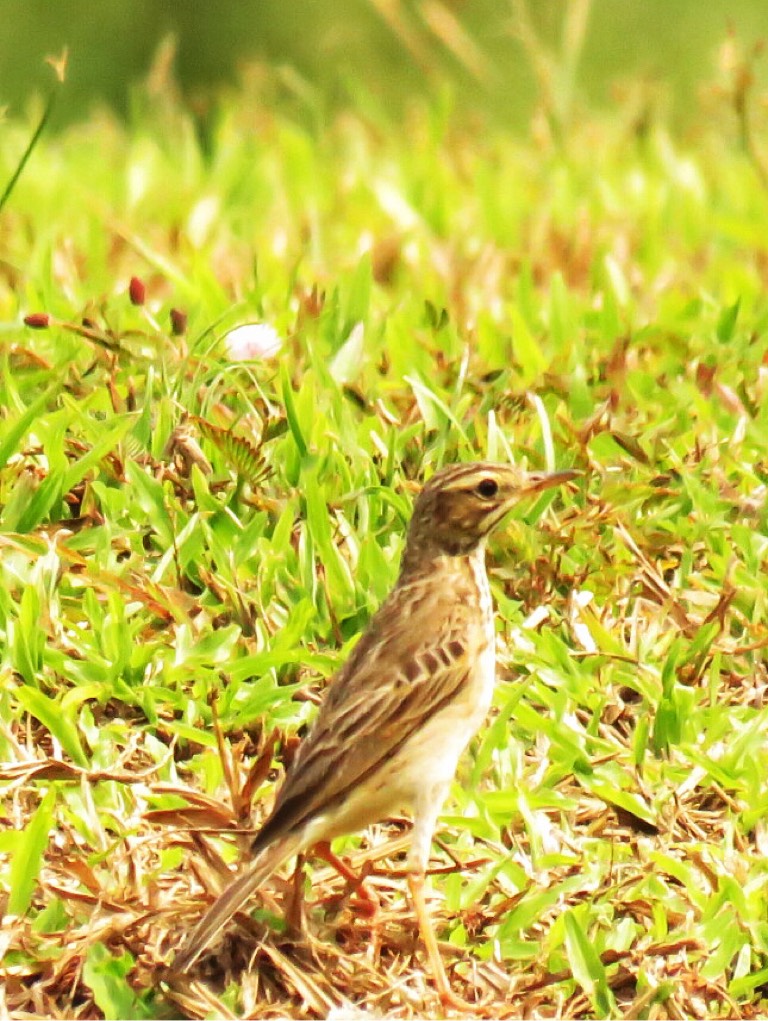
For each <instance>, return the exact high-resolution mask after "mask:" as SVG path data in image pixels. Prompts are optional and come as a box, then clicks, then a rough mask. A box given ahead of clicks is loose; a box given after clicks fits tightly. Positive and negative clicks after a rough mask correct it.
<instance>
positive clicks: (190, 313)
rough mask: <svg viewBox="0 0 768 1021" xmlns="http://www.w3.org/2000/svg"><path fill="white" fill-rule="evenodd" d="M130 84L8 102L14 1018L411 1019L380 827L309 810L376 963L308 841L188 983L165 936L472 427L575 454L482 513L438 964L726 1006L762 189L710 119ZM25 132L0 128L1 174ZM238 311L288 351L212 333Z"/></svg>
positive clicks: (1, 396)
mask: <svg viewBox="0 0 768 1021" xmlns="http://www.w3.org/2000/svg"><path fill="white" fill-rule="evenodd" d="M139 105H141V104H139ZM157 105H158V106H159V107H160V109H159V110H156V111H155V112H153V113H150V112H149V103H148V102H147V103H146V104H145V107H146V108H145V109H142V110H141V112H139V113H137V114H136V117H135V120H134V122H133V125H132V126H131V127H130V128H128V129H124V128H122V127H120V126H118V125H117V124H115V123H113V122H112V121H110V120H109V119H107V118H106V117H104V116H103V115H94V117H93V119H92V120H91V121H89V122H88V123H85V124H81V125H79V126H78V127H77V128H73V129H71V130H70V131H68V132H67V133H65V134H63V135H61V136H59V137H56V138H47V139H44V140H43V142H42V143H40V144H39V145H38V146H37V148H36V149H35V150H34V152H33V153H32V155H31V157H30V159H29V161H28V162H27V164H26V166H25V168H24V173H23V174H22V175H21V177H20V179H19V181H18V183H17V185H16V189H15V190H14V192H13V193H12V196H11V197H10V199H9V201H8V203H7V205H6V207H5V209H4V210H3V221H2V233H1V234H0V409H2V410H1V413H0V723H1V726H0V760H1V761H2V763H3V765H2V769H1V770H0V779H2V801H1V802H0V804H1V805H2V808H1V810H0V819H1V820H2V831H0V855H1V856H2V857H0V889H1V890H2V895H3V897H4V898H7V901H6V903H5V911H6V912H7V914H8V915H9V916H12V917H9V918H7V919H6V920H5V922H4V924H3V930H2V941H3V942H2V946H3V963H2V970H3V972H4V981H5V992H4V996H5V1003H6V1005H7V1009H8V1011H10V1012H11V1013H14V1012H15V1013H16V1014H17V1015H19V1016H21V1014H24V1016H27V1017H33V1016H34V1017H43V1016H77V1017H83V1018H90V1017H99V1016H104V1017H106V1018H120V1017H147V1018H154V1017H164V1016H178V1013H179V1011H181V1012H182V1013H184V1014H185V1016H194V1017H204V1016H211V1015H215V1016H239V1015H244V1014H249V1015H252V1014H253V1013H254V1012H257V1011H262V1012H263V1011H265V1010H266V1011H268V1012H271V1013H272V1014H275V1013H277V1014H279V1013H283V1014H288V1015H291V1016H301V1017H305V1016H306V1017H314V1016H324V1015H325V1014H327V1013H328V1011H329V1010H330V1009H331V1007H333V1006H334V1005H339V1004H341V1005H343V1004H344V1003H346V1002H348V1001H351V1002H354V1003H357V1004H358V1005H360V1006H365V1005H366V1004H367V1005H368V1006H369V1007H370V1009H371V1010H373V1011H376V1012H379V1013H381V1014H389V1015H391V1016H393V1017H407V1016H411V1015H413V1014H414V1013H415V1014H416V1015H427V1016H434V1015H435V1014H436V1013H439V1009H438V1007H437V1004H436V1002H435V999H434V996H433V994H432V993H431V991H430V987H429V984H428V982H426V981H425V979H424V972H423V960H422V956H421V950H420V947H419V944H418V942H417V940H416V934H415V926H414V921H413V918H412V914H411V912H410V909H409V907H408V904H407V901H406V899H405V884H404V881H403V879H402V877H401V876H398V875H397V870H398V868H401V867H402V859H401V858H400V857H398V854H397V853H395V851H394V850H393V848H392V845H390V844H388V843H387V839H388V838H389V837H396V836H397V835H398V834H400V832H401V829H402V827H401V826H400V824H399V823H398V822H397V821H395V822H394V823H393V824H392V825H391V826H382V827H378V828H376V829H375V831H373V832H372V833H371V834H368V835H355V836H351V837H350V838H348V839H345V840H343V841H341V842H340V845H339V846H340V848H341V850H342V851H343V852H344V853H348V854H350V856H351V857H352V858H353V859H359V858H360V857H361V855H362V857H363V858H364V857H365V855H366V853H367V851H366V849H368V848H370V847H374V848H379V851H374V852H372V853H373V856H374V857H376V856H377V854H378V855H379V856H380V855H384V857H385V858H386V863H384V864H382V862H381V861H379V862H378V864H377V866H376V869H375V875H374V877H373V880H372V881H373V882H374V883H375V885H376V888H377V889H378V891H379V894H380V897H381V899H382V918H383V922H382V934H381V940H382V943H381V955H380V960H378V961H376V962H374V961H372V960H371V957H370V953H369V951H370V939H369V935H368V930H367V922H366V920H365V918H363V917H361V916H360V915H357V914H355V913H354V912H353V911H350V910H348V908H347V906H346V905H344V904H342V906H341V907H340V908H338V909H337V908H334V907H333V906H329V905H325V906H323V905H322V904H321V903H320V902H319V901H320V900H322V899H325V898H326V897H329V896H331V895H332V894H339V893H340V892H342V889H343V888H342V887H341V886H340V883H339V881H338V880H335V879H333V878H332V877H331V876H330V875H329V874H328V873H327V872H326V871H324V870H323V869H317V868H316V867H314V866H312V865H311V866H310V868H312V869H313V871H312V873H311V874H312V886H311V888H310V889H308V891H307V894H308V905H309V906H308V912H309V914H310V918H309V921H308V923H307V929H306V933H305V935H303V936H296V935H295V934H294V935H292V934H290V933H289V932H287V931H286V929H285V926H284V923H283V922H282V914H281V912H282V898H281V896H280V894H281V893H282V892H284V890H285V886H284V884H283V882H282V880H279V879H278V880H275V882H274V884H273V886H272V887H270V888H269V889H267V890H265V893H264V898H263V899H257V900H256V901H255V903H254V911H255V912H256V914H255V917H256V922H254V926H253V927H252V928H251V929H250V930H247V929H245V928H244V927H242V926H240V928H238V926H237V925H234V926H233V927H232V931H237V932H239V939H238V940H237V941H232V940H229V941H228V942H227V944H226V946H225V950H224V952H223V953H222V954H221V955H220V956H219V957H218V958H216V959H214V960H213V962H212V963H210V964H209V965H208V966H207V967H204V968H203V970H202V971H201V973H200V977H201V981H200V982H199V983H197V984H195V985H191V986H182V985H180V984H178V983H176V984H173V983H171V984H170V985H164V984H163V981H162V980H163V977H164V972H163V968H164V965H165V964H167V963H168V962H169V961H170V959H171V957H172V953H173V950H174V948H175V947H176V946H177V945H178V943H179V942H180V939H181V934H182V933H183V931H185V930H186V929H188V928H189V927H190V926H191V925H192V924H193V922H194V921H195V920H196V918H197V917H198V916H199V914H200V912H201V910H202V906H203V901H204V897H203V894H202V893H201V887H204V888H205V890H206V891H207V892H208V894H210V893H211V892H212V891H213V890H214V889H215V887H216V876H217V873H220V872H221V870H222V869H223V867H224V863H225V862H226V863H227V864H230V865H231V864H234V862H236V860H237V859H238V858H239V855H240V853H241V852H242V851H243V850H244V848H245V847H246V844H247V840H246V838H245V837H243V836H238V833H237V830H238V828H247V827H248V826H249V825H250V824H251V818H252V817H251V803H253V813H254V817H255V819H256V821H258V819H259V818H261V817H262V816H263V814H264V813H265V812H266V811H267V810H268V808H269V805H270V803H271V798H272V794H273V791H274V789H275V786H276V785H277V784H278V783H279V778H280V775H281V770H282V765H281V763H282V762H283V760H284V756H286V755H289V754H290V751H291V748H292V747H293V742H294V738H295V736H296V735H297V734H298V733H300V732H301V729H302V727H304V725H305V724H306V723H307V722H308V721H309V720H310V719H311V717H312V714H313V712H314V704H315V702H316V700H317V697H318V696H319V694H320V693H321V692H322V689H323V686H324V684H325V682H326V680H327V678H329V677H330V676H331V674H332V673H333V671H334V670H335V669H336V668H337V667H338V666H339V664H340V663H342V662H343V660H344V657H345V655H346V654H347V652H348V650H349V648H350V647H351V644H352V643H353V642H354V640H355V638H356V636H357V635H358V634H359V633H360V631H361V630H362V628H363V627H364V626H365V623H366V621H367V620H368V618H369V616H370V614H371V613H372V612H373V610H374V609H375V607H376V606H377V605H378V603H379V602H380V601H381V599H382V598H383V597H384V595H385V594H386V592H387V591H388V589H389V588H390V586H391V585H392V583H393V581H394V579H395V576H396V572H397V562H398V556H399V553H400V551H401V549H402V544H403V532H404V525H405V522H406V521H407V518H408V515H409V507H410V503H411V499H412V495H413V492H414V490H415V486H414V483H417V482H418V481H419V480H421V479H423V478H424V477H426V476H427V475H428V474H429V473H431V472H432V471H434V470H435V469H436V468H438V467H439V466H440V465H442V464H444V463H446V462H450V461H454V460H466V459H471V458H476V457H483V458H486V457H487V458H490V459H494V460H507V459H513V460H515V461H516V462H524V463H527V464H528V465H529V466H530V467H536V468H538V467H543V466H548V467H564V466H568V465H575V466H577V467H579V468H581V469H582V470H583V472H584V474H583V477H582V479H581V480H580V482H579V483H578V485H577V486H572V487H571V488H570V489H569V490H568V491H563V492H561V493H558V494H553V493H547V494H546V495H544V496H542V497H541V498H540V499H539V501H538V502H536V503H535V504H529V505H525V506H522V507H521V508H520V509H519V511H518V512H517V513H516V514H515V516H514V518H513V520H512V522H511V523H510V526H509V528H508V529H506V531H504V532H503V533H502V534H500V535H499V536H498V537H497V538H496V539H495V540H494V542H493V543H492V545H491V549H490V553H489V560H490V564H491V568H492V580H493V588H494V593H495V597H496V600H497V605H498V608H499V614H498V639H499V653H500V660H501V664H502V668H501V670H500V674H501V677H500V680H499V683H498V686H497V692H496V697H495V708H494V712H493V714H492V715H491V717H490V718H489V722H488V726H487V727H486V728H485V729H484V730H483V731H482V732H481V734H480V735H479V736H478V738H477V740H476V741H475V742H474V744H473V746H472V752H471V755H470V756H468V757H467V761H466V762H465V764H464V766H463V768H462V771H461V773H460V776H459V779H458V781H457V783H456V785H455V786H454V790H453V793H452V797H451V800H450V802H449V803H448V804H447V805H446V810H445V815H444V818H443V820H442V824H441V829H440V834H439V835H440V844H439V846H438V845H436V846H435V849H434V863H435V868H436V874H435V876H434V877H433V880H432V882H433V887H434V888H435V890H436V891H437V893H438V894H439V897H437V898H436V901H435V915H436V917H437V919H438V926H439V930H440V933H441V938H442V939H443V940H444V941H445V942H446V943H448V944H451V945H452V947H453V950H451V949H450V948H448V947H446V950H445V956H446V960H447V962H448V963H449V966H450V971H451V976H452V980H453V983H454V987H455V988H456V989H457V991H460V992H463V993H464V995H467V996H470V997H471V996H473V995H475V994H477V995H480V996H482V997H487V998H488V999H489V1000H490V1001H491V1004H492V1008H491V1009H492V1011H493V1013H494V1015H495V1016H517V1015H520V1014H523V1013H525V1014H530V1015H533V1014H534V1013H535V1014H537V1015H539V1016H543V1015H552V1014H554V1013H559V1014H560V1016H564V1017H608V1016H612V1015H617V1014H622V1015H623V1016H626V1017H679V1016H686V1015H687V1016H695V1017H723V1016H730V1017H743V1018H751V1017H756V1016H760V1015H761V1014H764V1013H765V1010H766V1005H765V1001H764V988H765V986H766V984H768V865H766V859H765V851H766V846H768V844H767V839H766V838H767V831H766V817H768V798H767V797H766V793H765V791H766V771H767V770H768V743H767V742H766V732H767V731H768V710H767V709H766V706H765V701H766V690H767V689H766V684H767V682H768V677H767V676H766V667H765V661H764V650H765V648H766V647H768V629H766V625H765V613H766V603H767V600H768V581H766V578H767V577H768V576H767V575H766V558H767V556H768V528H767V525H768V521H767V520H766V519H767V517H768V511H767V509H766V481H767V477H768V421H766V417H767V416H768V411H766V408H768V402H766V400H765V396H766V393H765V391H766V387H767V386H768V367H767V366H768V355H767V353H766V351H767V345H766V334H767V332H768V299H766V277H767V275H768V254H767V249H766V242H765V239H766V237H768V193H767V192H766V190H765V187H764V186H763V184H762V183H761V178H760V174H759V173H758V172H757V169H756V164H755V161H754V153H753V158H752V159H750V158H748V156H747V155H745V154H744V153H743V152H742V150H741V149H740V148H739V147H738V145H737V144H736V141H735V138H734V134H733V132H732V125H731V123H730V120H729V115H728V112H727V111H726V110H723V111H721V116H720V117H719V119H717V120H716V121H714V122H712V123H711V125H710V127H709V128H708V129H707V130H706V131H703V130H702V131H701V132H700V133H699V135H698V136H697V137H696V138H695V139H693V140H688V141H686V142H684V141H682V140H681V139H679V138H676V137H674V136H673V135H671V134H670V133H669V132H668V130H667V129H666V128H665V125H664V123H663V121H658V122H656V121H654V122H652V123H651V124H646V125H644V126H643V130H642V131H639V130H635V129H634V128H633V123H632V120H631V117H630V116H629V114H626V115H625V114H624V113H623V112H622V111H618V112H617V113H616V114H615V115H614V116H612V117H610V118H609V117H602V118H597V117H586V116H585V117H584V118H583V121H582V123H580V124H579V126H578V127H571V128H569V130H568V132H567V137H566V138H565V141H564V145H562V146H560V145H555V144H554V143H552V142H551V141H548V140H547V139H546V138H545V139H544V142H543V143H542V141H541V139H539V141H538V143H537V144H534V143H533V142H529V141H525V140H520V139H515V138H512V137H510V136H508V135H506V134H504V133H503V132H502V131H499V130H494V129H490V128H488V127H487V126H486V125H483V124H477V125H475V126H474V127H471V126H467V125H466V123H464V122H462V120H461V118H460V117H459V116H458V115H457V114H456V113H455V111H454V110H453V109H452V107H451V104H450V102H449V101H447V100H445V99H443V100H442V101H440V102H437V101H436V102H435V103H434V104H433V105H432V106H430V107H427V106H420V107H418V108H416V109H414V110H413V111H412V113H411V115H410V117H409V118H407V119H406V120H405V122H404V123H402V124H398V125H393V124H390V123H388V122H387V121H386V119H385V118H384V117H383V116H382V115H381V114H380V113H378V112H377V111H376V109H374V108H373V107H372V106H371V105H370V104H368V105H365V104H362V103H361V107H360V109H358V110H354V111H350V112H347V113H346V114H344V115H340V116H339V117H338V118H337V119H336V120H335V121H334V122H333V123H330V124H326V125H325V126H324V128H323V130H320V129H319V128H318V127H317V126H314V127H307V123H309V122H310V121H311V120H312V118H311V117H305V118H300V117H296V116H291V115H289V114H287V113H285V112H281V111H280V109H279V108H278V109H271V108H269V109H265V108H264V107H263V106H261V105H259V104H258V103H257V102H256V101H255V99H254V97H253V96H248V95H243V96H240V97H239V99H238V102H234V101H233V102H232V103H231V104H230V105H229V106H227V107H226V108H223V110H222V112H221V114H220V116H219V119H218V121H217V123H216V124H215V126H214V128H213V130H212V136H211V141H210V156H209V157H207V158H205V157H204V156H203V155H202V154H201V151H200V148H199V146H198V143H197V140H196V136H195V132H194V129H193V125H192V122H191V121H190V120H189V118H188V117H187V116H186V115H185V114H184V112H183V111H182V110H181V109H180V108H179V107H177V106H176V105H174V103H173V102H170V101H169V102H168V103H167V104H166V105H165V106H162V105H161V104H157ZM33 129H34V124H33V123H30V124H18V123H12V122H6V123H3V124H2V125H0V130H2V138H3V145H2V147H0V179H2V180H7V179H10V178H11V176H12V174H13V171H14V168H15V166H16V163H15V160H18V159H19V158H20V157H21V155H22V153H23V152H24V149H25V146H26V144H27V141H28V139H29V137H30V134H31V132H32V130H33ZM132 277H137V278H139V279H140V280H141V281H142V282H143V283H144V285H145V287H146V299H145V303H144V304H143V305H142V304H133V303H132V302H131V300H130V298H129V289H130V281H131V278H132ZM133 294H134V300H137V299H138V298H140V297H141V296H140V295H139V294H138V292H137V289H136V285H135V284H134V285H133ZM172 309H177V310H181V311H183V313H184V314H185V315H186V317H187V328H186V332H185V333H184V334H183V335H175V334H174V333H173V331H172V329H171V310H172ZM30 313H47V314H48V315H49V316H50V317H51V320H50V323H49V326H48V328H46V329H37V330H34V329H30V328H28V327H26V326H25V325H24V324H23V318H24V316H26V315H29V314H30ZM83 319H85V320H86V321H87V322H86V325H85V327H83V326H82V325H81V324H82V322H83ZM253 321H258V322H263V323H267V324H270V325H272V326H273V327H274V328H275V329H276V330H277V332H278V333H279V334H280V336H281V337H282V338H283V347H282V350H281V352H280V353H279V354H278V355H277V356H276V357H271V358H266V359H261V360H258V359H257V360H254V361H249V362H238V361H233V360H232V358H231V357H230V356H229V355H228V352H227V346H226V343H225V336H226V334H227V332H228V331H229V330H230V329H231V328H232V327H234V326H235V325H238V324H241V323H245V322H253ZM177 322H178V317H177ZM274 735H276V736H277V741H276V743H275V744H274V746H273V745H272V744H271V743H270V742H271V740H272V737H273V736H274ZM273 752H274V757H273ZM228 829H229V830H231V831H232V832H231V833H230V834H229V836H226V834H222V835H220V831H226V830H228ZM403 832H404V830H403ZM382 845H384V846H383V848H382ZM455 861H459V862H462V863H464V868H455V867H453V863H454V862H455ZM286 874H287V873H286ZM393 874H394V878H392V876H393ZM252 953H256V955H257V956H256V966H255V967H254V968H253V969H252V970H251V971H250V973H248V972H247V971H245V970H244V968H245V965H246V964H247V961H248V959H249V957H250V955H251V954H252ZM267 1005H270V1006H267Z"/></svg>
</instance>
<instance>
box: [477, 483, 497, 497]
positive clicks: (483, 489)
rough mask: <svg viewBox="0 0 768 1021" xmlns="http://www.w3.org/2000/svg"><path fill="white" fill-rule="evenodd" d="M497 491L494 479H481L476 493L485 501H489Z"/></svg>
mask: <svg viewBox="0 0 768 1021" xmlns="http://www.w3.org/2000/svg"><path fill="white" fill-rule="evenodd" d="M498 491H499V484H498V482H497V481H496V479H482V481H480V482H478V484H477V493H478V495H479V496H482V497H483V499H485V500H490V498H491V497H492V496H496V494H497V493H498Z"/></svg>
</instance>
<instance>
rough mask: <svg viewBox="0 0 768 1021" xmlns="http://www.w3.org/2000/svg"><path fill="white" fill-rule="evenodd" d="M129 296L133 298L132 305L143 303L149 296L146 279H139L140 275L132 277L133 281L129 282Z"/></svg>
mask: <svg viewBox="0 0 768 1021" xmlns="http://www.w3.org/2000/svg"><path fill="white" fill-rule="evenodd" d="M128 296H129V298H130V299H131V304H132V305H143V304H144V299H145V298H146V296H147V288H146V287H145V286H144V281H143V280H139V278H138V277H131V282H130V284H128Z"/></svg>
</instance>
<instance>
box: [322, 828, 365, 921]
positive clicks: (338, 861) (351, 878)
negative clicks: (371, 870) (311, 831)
mask: <svg viewBox="0 0 768 1021" xmlns="http://www.w3.org/2000/svg"><path fill="white" fill-rule="evenodd" d="M312 852H313V854H315V855H316V856H317V857H318V858H322V859H323V861H325V862H327V863H328V864H329V865H330V866H331V868H332V869H335V870H336V872H338V873H339V875H340V876H341V877H342V878H343V879H346V880H347V882H348V883H349V884H350V886H351V887H352V889H353V890H354V891H355V893H356V894H357V896H358V897H359V898H360V902H361V906H362V907H363V911H364V912H365V913H366V914H367V915H370V916H371V917H373V916H375V915H376V913H377V912H378V910H379V907H380V903H379V898H378V897H377V896H376V893H375V891H373V890H372V889H371V888H370V886H368V885H367V884H366V882H365V880H366V879H367V874H366V871H365V868H363V869H362V871H361V872H360V873H357V872H355V870H354V869H353V868H352V867H351V866H349V865H348V864H347V863H346V862H345V861H344V859H343V858H339V856H338V855H337V854H334V853H333V851H332V850H331V843H330V841H329V840H321V841H320V842H319V843H318V844H315V846H314V847H313V848H312ZM363 905H364V906H363Z"/></svg>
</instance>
